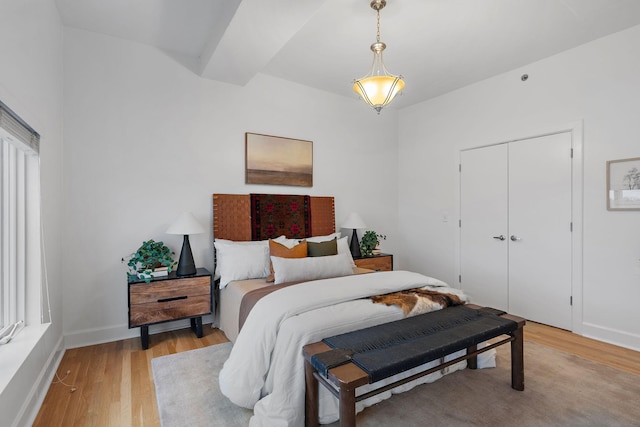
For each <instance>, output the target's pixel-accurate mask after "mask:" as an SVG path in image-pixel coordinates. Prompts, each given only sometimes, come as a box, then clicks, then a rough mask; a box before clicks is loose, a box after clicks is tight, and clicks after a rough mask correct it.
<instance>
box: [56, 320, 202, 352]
mask: <svg viewBox="0 0 640 427" xmlns="http://www.w3.org/2000/svg"><path fill="white" fill-rule="evenodd" d="M212 322H213V316H211V315H207V316H202V323H203V324H204V323H212ZM190 326H191V323H190V321H189V319H182V320H176V321H175V322H166V323H159V324H157V325H150V326H149V334H150V335H153V334H158V333H161V332H168V331H175V330H176V329H184V328H188V327H190ZM139 337H140V328H133V329H129V327H128V325H117V326H110V327H107V328H94V329H84V330H82V331H77V332H73V333H65V334H64V346H65V348H78V347H86V346H89V345H96V344H104V343H107V342H113V341H120V340H125V339H129V338H139Z"/></svg>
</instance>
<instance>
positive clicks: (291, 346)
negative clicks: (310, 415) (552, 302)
mask: <svg viewBox="0 0 640 427" xmlns="http://www.w3.org/2000/svg"><path fill="white" fill-rule="evenodd" d="M288 203H292V205H293V206H294V207H296V215H297V219H295V220H293V221H292V220H290V219H289V218H285V219H283V218H282V216H283V215H284V216H287V217H288V215H289V214H290V212H288V210H287V208H286V206H285V208H282V206H280V207H279V208H276V209H273V207H274V205H287V204H288ZM213 207H214V239H215V240H214V246H215V248H216V250H215V253H216V276H219V280H220V282H219V283H220V290H219V305H218V310H219V313H220V314H219V325H220V329H222V330H223V331H224V332H225V334H226V335H227V337H228V338H229V339H230V340H231V341H233V342H234V346H233V349H232V351H231V355H230V356H229V359H228V360H227V361H226V362H225V364H224V367H223V369H222V371H221V372H220V379H219V381H220V388H221V391H222V392H223V394H224V395H225V396H227V397H228V398H229V399H230V400H231V401H232V402H233V403H235V404H236V405H239V406H243V407H246V408H250V409H253V411H254V416H253V417H252V418H251V426H265V427H266V426H269V427H275V426H301V425H304V393H305V392H304V390H305V388H304V387H305V377H304V358H303V356H302V347H303V346H304V345H306V344H309V343H312V342H316V341H320V340H321V339H322V338H325V337H329V336H332V335H336V334H340V333H343V332H348V331H352V330H356V329H361V328H364V327H369V326H374V325H378V324H381V323H387V322H390V321H394V320H399V319H402V318H403V317H405V315H406V313H405V312H404V311H403V309H402V308H400V307H398V306H396V305H393V304H391V305H386V304H376V303H374V302H373V301H372V299H371V298H370V297H372V296H377V295H385V294H389V293H393V292H399V291H405V290H408V289H416V288H422V289H427V290H432V291H434V292H441V293H443V294H447V295H453V296H455V297H456V298H459V299H460V301H462V302H466V296H465V295H464V294H463V293H462V292H461V291H460V290H458V289H455V288H451V287H449V286H448V285H447V284H446V283H444V282H441V281H439V280H437V279H435V278H431V277H428V276H424V275H422V274H418V273H414V272H408V271H391V272H364V271H358V270H354V269H353V268H354V264H353V260H352V259H351V256H350V252H349V250H348V245H346V237H342V236H340V234H339V233H336V231H335V208H334V200H333V198H332V197H309V196H296V195H284V196H283V195H223V194H214V195H213ZM301 207H303V208H304V209H302V208H301ZM278 209H280V210H279V211H278ZM303 210H304V211H305V212H297V211H303ZM267 211H269V212H267ZM273 211H277V212H273ZM272 214H273V215H272ZM260 221H262V222H263V223H262V224H259V223H260ZM269 224H271V225H269ZM273 224H275V227H274V226H273ZM265 237H266V238H265ZM341 239H344V240H342V242H344V243H340V242H341ZM269 240H271V242H270V241H269ZM301 240H305V241H307V240H308V241H311V243H322V244H324V245H327V246H328V244H327V243H325V242H328V241H335V243H336V247H337V248H336V250H337V252H338V253H336V254H335V255H328V256H320V257H315V258H316V259H305V257H301V259H295V258H292V259H289V258H286V257H283V258H280V257H276V256H274V257H270V256H269V255H270V254H271V252H269V250H270V249H272V248H273V247H274V246H272V247H271V248H269V247H268V246H267V245H269V244H273V245H275V243H273V241H276V242H277V241H279V242H280V243H279V244H282V245H293V246H292V248H293V247H297V243H298V242H300V241H301ZM265 241H266V243H265ZM265 248H267V249H266V251H267V252H266V255H265ZM341 248H342V250H341V251H340V249H341ZM345 248H346V249H345ZM345 250H346V252H347V253H345ZM264 256H266V261H264V262H265V263H269V261H271V263H270V264H267V265H268V267H267V265H263V266H262V267H261V268H262V270H260V268H259V267H257V265H258V264H260V262H258V261H256V262H253V264H254V265H249V264H251V263H250V262H249V259H255V260H259V259H263V258H262V257H264ZM307 258H312V257H307ZM318 262H321V263H325V265H322V264H317V263H318ZM232 263H235V265H236V267H237V268H231V270H232V271H231V272H229V271H228V270H229V268H230V267H231V264H232ZM329 263H332V264H331V265H329ZM347 263H348V267H349V270H350V271H349V272H346V265H347ZM225 264H226V265H225ZM333 264H336V265H337V264H340V268H337V267H336V266H335V265H333ZM271 265H273V270H272V271H273V274H274V276H275V282H274V283H276V284H277V286H282V287H280V288H279V289H278V290H277V291H275V292H271V293H268V294H266V295H264V296H262V298H261V299H259V300H258V301H257V302H255V305H253V306H252V308H251V309H250V311H248V314H246V313H245V314H246V317H243V318H242V319H241V316H240V312H241V311H242V310H241V307H242V300H243V297H244V296H245V295H246V294H248V293H250V292H251V291H253V290H256V289H262V288H268V287H271V286H274V285H273V284H270V283H268V282H266V281H265V277H266V276H267V275H269V273H270V271H269V270H270V269H271ZM301 265H302V266H303V267H300V266H301ZM238 266H240V267H238ZM218 267H219V268H218ZM238 269H240V270H243V271H249V272H250V273H248V274H242V272H239V271H236V270H238ZM316 270H322V272H323V274H324V276H323V275H322V274H321V275H320V276H314V275H315V274H317V271H316ZM334 270H335V271H334ZM311 271H313V272H312V273H310V272H311ZM327 271H328V272H327ZM338 271H341V272H342V274H337V273H336V272H338ZM252 276H255V277H252ZM259 276H262V277H259ZM307 276H308V277H307ZM335 276H338V277H335ZM291 279H297V280H291ZM307 279H313V280H307ZM292 282H293V283H295V284H294V285H289V284H290V283H292ZM267 290H270V289H267ZM441 307H442V306H441V305H438V304H437V303H433V304H431V305H429V303H427V304H426V306H425V305H424V304H422V305H416V306H415V307H414V308H412V311H411V313H409V315H411V314H413V312H414V311H416V310H420V311H421V312H424V311H430V310H435V309H439V308H441ZM416 312H417V311H416ZM241 324H242V328H241V329H240V325H241ZM458 355H459V354H457V353H456V354H453V355H449V356H447V357H445V358H443V359H444V360H447V359H450V360H451V359H454V358H455V357H457V356H458ZM437 364H438V361H434V362H432V363H429V364H425V365H422V366H419V367H417V368H414V369H412V370H410V371H407V372H404V373H402V374H399V375H397V376H395V377H391V378H389V379H387V380H385V381H389V382H393V381H396V380H398V379H399V378H400V377H406V376H410V375H413V374H414V373H416V372H418V371H422V370H425V369H428V368H430V367H432V366H435V365H437ZM465 366H466V363H465V362H461V363H457V364H454V365H451V366H449V367H448V368H446V369H443V370H441V371H437V372H434V373H432V374H430V375H427V376H424V377H422V378H420V379H419V380H417V381H414V382H410V383H407V384H404V385H402V386H399V387H397V388H395V389H392V390H390V391H387V392H385V393H381V394H379V395H376V396H374V397H372V398H370V399H366V400H363V401H361V402H358V405H357V408H356V409H357V411H360V410H362V409H364V408H365V407H367V406H370V405H372V404H375V403H377V402H379V401H381V400H384V399H386V398H389V397H390V396H391V395H392V394H393V393H399V392H403V391H407V390H410V389H411V388H413V387H415V386H416V385H417V384H421V383H426V382H433V381H435V380H437V379H439V378H441V377H442V376H443V375H445V374H447V373H450V372H454V371H456V370H459V369H463V368H464V367H465ZM491 366H495V352H494V351H489V352H486V353H484V354H483V356H482V357H479V359H478V367H491ZM362 392H363V393H364V392H367V387H363V388H362ZM319 413H320V423H322V424H327V423H331V422H334V421H336V420H337V419H338V401H337V399H336V398H335V397H334V396H333V395H331V394H330V393H329V392H326V391H325V390H321V391H320V396H319Z"/></svg>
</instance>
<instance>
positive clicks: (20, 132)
mask: <svg viewBox="0 0 640 427" xmlns="http://www.w3.org/2000/svg"><path fill="white" fill-rule="evenodd" d="M0 128H2V129H4V130H5V131H6V132H7V133H9V134H10V135H11V136H13V137H14V138H16V139H17V140H18V141H20V142H21V143H22V144H23V145H24V146H25V148H27V149H29V150H31V151H34V152H36V153H39V152H40V135H39V134H38V132H36V131H35V130H33V129H32V128H31V126H29V125H28V124H26V123H25V122H24V121H23V120H22V119H21V118H20V117H18V115H17V114H15V113H14V112H13V111H11V109H10V108H9V107H7V106H6V105H4V104H3V103H2V101H0Z"/></svg>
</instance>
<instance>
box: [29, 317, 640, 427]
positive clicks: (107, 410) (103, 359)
mask: <svg viewBox="0 0 640 427" xmlns="http://www.w3.org/2000/svg"><path fill="white" fill-rule="evenodd" d="M524 329H525V340H529V341H534V342H537V343H539V344H543V345H547V346H549V347H553V348H556V349H558V350H561V351H565V352H567V353H571V354H575V355H577V356H580V357H583V358H585V359H589V360H592V361H595V362H598V363H602V364H605V365H609V366H611V367H614V368H617V369H620V370H624V371H627V372H632V373H635V374H638V375H640V352H636V351H633V350H628V349H625V348H621V347H616V346H613V345H610V344H606V343H602V342H600V341H595V340H592V339H589V338H584V337H581V336H578V335H575V334H572V333H570V332H568V331H564V330H561V329H556V328H552V327H549V326H545V325H541V324H538V323H533V322H528V323H527V326H525V328H524ZM203 332H204V336H203V337H202V338H201V339H198V338H196V337H195V335H194V334H193V333H192V332H191V330H190V329H182V330H179V331H172V332H165V333H161V334H157V335H153V336H151V337H150V345H149V349H148V350H146V351H145V350H142V349H141V347H140V339H139V338H132V339H127V340H122V341H116V342H111V343H107V344H100V345H94V346H90V347H82V348H76V349H71V350H67V351H66V352H65V354H64V356H63V358H62V361H61V363H60V366H59V368H58V375H59V377H60V378H62V379H63V382H57V383H56V382H54V383H53V384H52V385H51V387H50V388H49V391H48V393H47V395H46V397H45V400H44V403H43V405H42V407H41V408H40V411H39V413H38V416H37V418H36V420H35V422H34V426H47V427H56V426H64V427H70V426H82V427H88V426H118V427H120V426H154V427H155V426H159V425H160V421H159V419H158V409H157V407H156V394H155V388H154V384H153V377H152V373H151V359H152V358H154V357H158V356H164V355H167V354H173V353H178V352H181V351H187V350H193V349H196V348H201V347H206V346H210V345H214V344H219V343H221V342H226V341H227V338H226V337H225V335H224V334H223V333H222V332H221V331H219V330H218V329H212V328H211V327H209V325H205V326H204V327H203ZM67 371H68V372H69V374H68V375H67ZM71 390H74V391H71Z"/></svg>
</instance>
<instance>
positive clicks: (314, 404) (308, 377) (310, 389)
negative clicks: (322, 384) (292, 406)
mask: <svg viewBox="0 0 640 427" xmlns="http://www.w3.org/2000/svg"><path fill="white" fill-rule="evenodd" d="M313 372H314V369H313V366H311V363H309V361H308V360H305V362H304V377H305V389H304V419H305V426H306V427H318V380H317V379H316V377H314V376H313Z"/></svg>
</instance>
